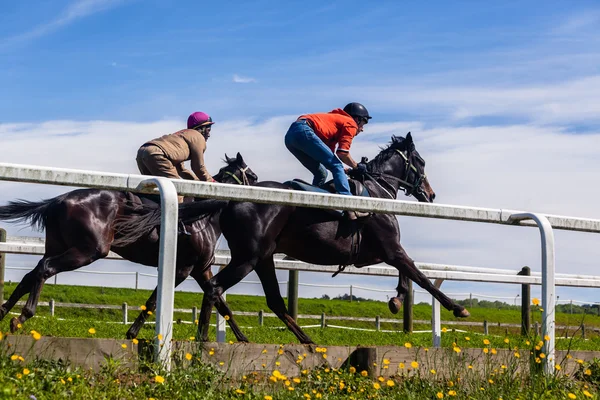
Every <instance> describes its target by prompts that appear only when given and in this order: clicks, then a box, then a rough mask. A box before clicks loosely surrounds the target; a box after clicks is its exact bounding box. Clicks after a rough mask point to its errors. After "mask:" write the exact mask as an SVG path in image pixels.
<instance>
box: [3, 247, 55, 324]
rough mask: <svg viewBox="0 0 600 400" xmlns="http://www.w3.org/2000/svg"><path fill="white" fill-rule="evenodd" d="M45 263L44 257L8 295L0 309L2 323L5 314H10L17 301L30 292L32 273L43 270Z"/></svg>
mask: <svg viewBox="0 0 600 400" xmlns="http://www.w3.org/2000/svg"><path fill="white" fill-rule="evenodd" d="M45 262H46V257H43V258H42V259H41V260H40V261H39V262H38V264H37V266H36V267H35V268H34V269H33V270H32V271H30V272H28V273H27V274H25V276H24V277H23V279H21V282H19V284H18V285H17V287H16V288H15V290H13V292H12V294H11V295H10V297H9V298H8V300H7V301H6V303H4V304H3V305H2V306H1V307H0V321H2V320H3V319H4V317H5V316H6V314H8V313H9V312H10V310H12V308H13V307H14V306H15V304H17V301H19V300H20V299H21V297H23V296H25V295H26V294H27V293H29V292H31V289H32V287H33V285H34V281H35V279H36V275H35V273H34V271H36V270H37V269H40V268H42V269H43V268H44V267H43V264H44V263H45Z"/></svg>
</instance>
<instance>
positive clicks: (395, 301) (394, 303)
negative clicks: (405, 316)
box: [388, 297, 402, 314]
mask: <svg viewBox="0 0 600 400" xmlns="http://www.w3.org/2000/svg"><path fill="white" fill-rule="evenodd" d="M388 307H389V308H390V312H391V313H392V314H398V311H400V309H401V308H402V302H401V301H400V299H399V298H397V297H392V298H391V299H390V301H388Z"/></svg>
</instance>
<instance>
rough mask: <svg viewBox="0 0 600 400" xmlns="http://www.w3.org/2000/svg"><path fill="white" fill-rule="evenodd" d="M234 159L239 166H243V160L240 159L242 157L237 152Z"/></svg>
mask: <svg viewBox="0 0 600 400" xmlns="http://www.w3.org/2000/svg"><path fill="white" fill-rule="evenodd" d="M235 159H236V160H237V162H238V163H239V164H244V158H243V157H242V155H241V154H240V153H239V152H238V153H237V156H236V157H235Z"/></svg>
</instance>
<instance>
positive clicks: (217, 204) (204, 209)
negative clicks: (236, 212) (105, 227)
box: [112, 199, 229, 247]
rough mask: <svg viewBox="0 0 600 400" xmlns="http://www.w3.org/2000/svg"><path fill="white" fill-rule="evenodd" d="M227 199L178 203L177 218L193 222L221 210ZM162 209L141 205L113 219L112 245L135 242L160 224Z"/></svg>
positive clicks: (185, 221) (227, 202)
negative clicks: (134, 210) (133, 212)
mask: <svg viewBox="0 0 600 400" xmlns="http://www.w3.org/2000/svg"><path fill="white" fill-rule="evenodd" d="M227 204H229V200H215V199H207V200H200V201H195V202H192V203H183V204H180V205H179V220H180V221H182V222H183V223H186V224H189V223H193V222H195V221H197V220H199V219H202V218H205V217H208V216H211V215H212V214H214V213H216V212H218V211H221V210H222V209H223V208H225V207H226V206H227ZM161 216H162V210H161V209H160V208H157V207H143V208H142V209H141V210H137V211H136V213H135V214H134V215H131V214H130V215H124V216H121V217H119V218H117V220H116V221H115V232H116V237H115V240H114V241H113V243H112V245H113V246H116V247H123V246H127V245H130V244H132V243H135V242H136V241H138V240H139V239H140V238H141V237H143V236H144V235H147V234H148V233H150V232H151V231H152V230H153V229H154V228H157V227H159V226H160V221H161Z"/></svg>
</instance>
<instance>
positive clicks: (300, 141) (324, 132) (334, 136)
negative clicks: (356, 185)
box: [285, 103, 371, 195]
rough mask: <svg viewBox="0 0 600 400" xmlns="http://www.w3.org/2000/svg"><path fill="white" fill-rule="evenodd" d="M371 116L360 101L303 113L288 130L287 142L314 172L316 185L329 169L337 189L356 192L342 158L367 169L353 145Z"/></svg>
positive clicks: (357, 167)
mask: <svg viewBox="0 0 600 400" xmlns="http://www.w3.org/2000/svg"><path fill="white" fill-rule="evenodd" d="M369 119H371V116H370V115H369V112H368V111H367V109H366V108H365V106H363V105H362V104H360V103H349V104H347V105H346V107H344V109H343V110H342V109H339V108H336V109H335V110H333V111H331V112H328V113H321V114H305V115H301V116H300V117H299V118H298V120H296V122H294V123H293V124H292V125H291V126H290V129H289V130H288V131H287V133H286V135H285V146H286V147H287V148H288V150H289V151H290V152H291V153H292V154H293V155H294V156H295V157H296V158H297V159H298V161H300V162H301V163H302V165H304V166H305V167H306V168H307V169H308V170H309V171H310V172H312V174H313V176H314V177H313V182H312V184H313V185H314V186H321V185H323V184H324V183H325V180H326V179H327V170H329V171H331V173H332V174H333V182H334V184H335V190H336V192H338V193H339V194H344V195H352V193H351V192H350V186H349V184H348V178H347V177H346V173H345V172H346V171H345V170H344V165H343V164H342V162H343V163H344V164H346V165H348V166H349V167H351V168H353V169H358V170H362V171H363V172H364V170H365V168H366V165H365V164H363V163H357V162H356V161H354V159H353V158H352V156H350V146H351V145H352V139H354V137H355V136H356V135H358V134H359V133H360V132H362V131H363V127H364V126H365V125H366V124H367V123H368V122H369ZM336 146H337V149H336ZM334 152H335V154H334ZM336 155H337V157H336ZM338 157H339V158H338Z"/></svg>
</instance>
